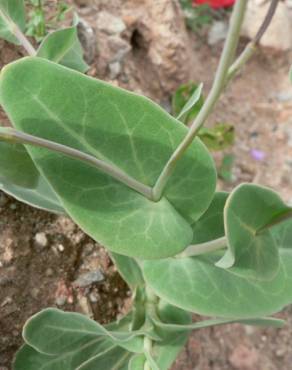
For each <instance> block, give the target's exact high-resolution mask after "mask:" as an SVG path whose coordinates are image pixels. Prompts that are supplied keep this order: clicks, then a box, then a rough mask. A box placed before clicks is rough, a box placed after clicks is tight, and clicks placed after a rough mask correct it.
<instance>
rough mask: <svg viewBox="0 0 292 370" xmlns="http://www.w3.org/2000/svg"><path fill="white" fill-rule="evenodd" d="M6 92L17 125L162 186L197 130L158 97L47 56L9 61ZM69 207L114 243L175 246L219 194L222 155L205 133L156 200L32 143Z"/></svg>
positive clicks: (162, 253)
mask: <svg viewBox="0 0 292 370" xmlns="http://www.w3.org/2000/svg"><path fill="white" fill-rule="evenodd" d="M0 101H1V104H2V105H3V107H4V109H5V110H6V112H7V113H8V115H9V117H10V118H11V120H12V121H13V124H14V126H15V127H16V128H18V129H20V130H23V131H25V132H27V133H30V134H34V135H36V136H40V137H43V138H47V139H49V140H52V141H56V142H59V143H61V144H65V145H67V146H71V147H73V148H76V149H79V150H82V151H84V152H86V153H88V154H91V155H93V156H96V157H98V158H100V159H103V160H105V161H107V162H109V163H113V164H114V165H115V166H117V167H119V168H120V169H121V170H123V171H124V172H126V173H127V174H128V175H130V176H132V177H134V178H135V179H136V180H138V181H140V182H143V183H144V184H145V185H148V186H153V185H154V183H155V182H156V180H157V178H158V176H159V174H160V172H161V171H162V169H163V167H164V165H165V163H166V162H167V160H168V159H169V157H170V156H171V154H172V152H173V151H174V149H175V148H176V147H177V146H178V144H179V143H180V142H181V140H182V139H183V137H184V136H185V135H186V133H187V129H186V128H185V127H184V126H183V125H182V124H180V123H179V122H178V121H177V120H175V119H173V118H172V117H170V116H169V115H168V114H167V113H165V112H164V111H163V110H162V109H161V108H160V107H159V106H157V105H156V104H154V103H152V102H151V101H149V100H148V99H146V98H144V97H141V96H137V95H134V94H132V93H129V92H126V91H124V90H122V89H118V88H116V87H113V86H111V85H109V84H106V83H104V82H101V81H98V80H94V79H92V78H89V77H87V76H84V75H82V74H80V73H77V72H75V71H72V70H69V69H67V68H64V67H62V66H59V65H56V64H54V63H51V62H49V61H46V60H44V59H41V58H25V59H23V60H21V61H17V62H14V63H12V64H11V65H9V66H7V67H5V68H4V70H3V72H2V73H1V78H0ZM29 153H30V155H31V156H32V158H33V159H34V161H35V163H36V164H37V166H38V168H39V170H40V171H41V173H42V174H44V175H45V177H46V178H47V179H48V181H49V182H50V184H51V185H52V187H53V189H54V191H55V192H56V193H57V195H58V197H59V198H60V199H61V201H62V204H63V206H64V208H65V209H66V212H67V213H68V214H69V215H70V216H71V217H72V219H73V220H74V221H75V222H76V223H77V224H78V225H79V226H80V227H81V228H82V229H83V230H84V231H85V232H86V233H88V234H89V235H90V236H91V237H93V238H94V239H95V240H97V241H99V242H100V243H102V244H103V245H105V246H106V247H107V248H108V249H109V250H111V251H113V252H116V253H119V254H123V255H128V256H134V257H140V258H145V259H151V258H162V257H167V256H171V255H175V254H177V253H179V252H180V251H182V250H183V249H184V248H185V247H186V246H187V245H189V244H190V242H191V241H192V234H193V233H192V229H191V227H190V224H189V223H190V222H193V221H195V220H197V219H198V218H199V217H200V216H201V215H202V213H203V212H204V211H205V210H206V209H207V207H208V205H209V203H210V202H211V199H212V197H213V194H214V190H215V182H216V173H215V168H214V163H213V161H212V159H211V157H210V155H209V153H208V151H207V150H206V148H205V146H204V145H203V144H202V143H201V142H200V140H198V139H197V140H195V141H194V143H193V144H192V145H191V146H190V148H189V149H188V151H187V152H186V155H185V156H184V158H183V159H182V160H181V161H180V163H179V164H178V166H177V168H176V171H175V173H174V174H173V176H172V178H171V179H170V181H169V183H168V186H167V188H166V191H165V196H164V197H163V198H162V199H161V200H160V201H159V202H156V203H155V202H152V201H150V200H148V199H146V198H144V197H143V196H142V195H140V194H138V193H136V192H135V191H133V190H131V189H129V188H128V187H126V186H125V185H123V184H121V183H119V182H117V181H116V180H114V179H113V178H111V177H109V176H108V175H105V174H103V173H101V172H99V171H98V170H96V169H94V168H92V167H90V166H88V165H85V164H84V163H80V162H78V161H76V160H73V159H70V158H65V157H62V156H61V155H60V154H56V153H52V152H49V151H47V150H45V149H40V148H32V147H30V148H29Z"/></svg>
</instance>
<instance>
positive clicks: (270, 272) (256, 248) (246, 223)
mask: <svg viewBox="0 0 292 370" xmlns="http://www.w3.org/2000/svg"><path fill="white" fill-rule="evenodd" d="M287 211H289V207H287V206H286V205H285V204H284V203H283V201H282V200H281V199H280V197H279V196H278V194H276V193H275V192H274V191H272V190H270V189H267V188H263V187H259V186H257V185H252V184H242V185H240V186H238V187H237V188H236V189H235V190H234V191H233V192H232V193H231V194H230V196H229V198H228V200H227V203H226V206H225V210H224V218H225V229H226V236H227V239H228V247H229V248H228V251H227V252H226V254H225V256H224V257H223V259H222V260H220V261H219V262H218V263H217V266H219V267H222V268H231V270H230V271H232V272H233V273H235V274H237V275H242V276H248V277H250V278H253V279H263V280H269V279H272V278H273V277H274V276H275V275H276V274H277V272H278V270H279V268H280V263H279V251H278V247H277V245H276V243H275V241H274V238H273V236H272V234H271V231H270V230H269V229H265V226H266V225H267V224H269V223H270V222H272V220H273V219H275V218H277V217H278V216H279V214H280V215H282V214H283V212H284V213H285V212H287ZM262 229H264V230H262ZM260 230H262V231H261V232H259V231H260Z"/></svg>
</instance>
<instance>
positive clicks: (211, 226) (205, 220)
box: [192, 192, 228, 244]
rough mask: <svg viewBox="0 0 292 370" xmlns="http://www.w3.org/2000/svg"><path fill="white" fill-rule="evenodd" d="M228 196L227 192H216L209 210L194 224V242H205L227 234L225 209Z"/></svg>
mask: <svg viewBox="0 0 292 370" xmlns="http://www.w3.org/2000/svg"><path fill="white" fill-rule="evenodd" d="M227 198H228V193H226V192H218V193H215V195H214V198H213V200H212V202H211V204H210V206H209V208H208V209H207V211H206V212H205V213H204V214H203V216H202V217H201V218H200V219H199V220H198V221H196V222H195V223H193V225H192V228H193V231H194V237H193V241H192V244H199V243H205V242H208V241H210V240H214V239H218V238H221V237H223V236H224V235H225V230H224V217H223V211H224V206H225V203H226V200H227Z"/></svg>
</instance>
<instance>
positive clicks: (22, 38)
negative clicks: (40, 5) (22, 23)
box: [0, 9, 36, 56]
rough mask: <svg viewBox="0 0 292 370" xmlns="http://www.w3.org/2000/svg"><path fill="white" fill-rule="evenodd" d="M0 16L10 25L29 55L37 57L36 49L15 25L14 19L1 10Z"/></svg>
mask: <svg viewBox="0 0 292 370" xmlns="http://www.w3.org/2000/svg"><path fill="white" fill-rule="evenodd" d="M0 16H1V18H3V19H4V21H5V22H6V23H7V24H9V26H10V30H11V32H12V33H13V35H14V36H15V37H16V38H17V40H18V41H19V42H20V44H21V45H22V46H23V47H24V49H25V50H26V51H27V53H28V54H29V55H31V56H35V55H36V50H35V48H34V47H33V46H32V44H31V43H30V41H29V40H28V38H27V37H26V36H25V35H24V34H23V32H22V31H21V29H20V28H19V27H18V25H17V24H16V23H14V22H13V21H12V19H11V18H10V17H8V16H7V15H6V14H5V13H4V12H3V11H2V10H1V9H0Z"/></svg>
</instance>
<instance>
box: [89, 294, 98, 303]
mask: <svg viewBox="0 0 292 370" xmlns="http://www.w3.org/2000/svg"><path fill="white" fill-rule="evenodd" d="M89 300H90V302H91V303H96V302H97V301H98V294H97V293H95V292H92V293H90V294H89Z"/></svg>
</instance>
